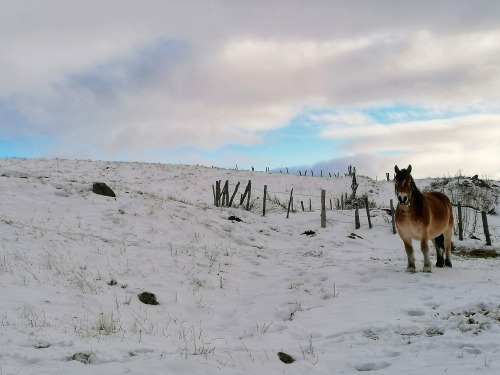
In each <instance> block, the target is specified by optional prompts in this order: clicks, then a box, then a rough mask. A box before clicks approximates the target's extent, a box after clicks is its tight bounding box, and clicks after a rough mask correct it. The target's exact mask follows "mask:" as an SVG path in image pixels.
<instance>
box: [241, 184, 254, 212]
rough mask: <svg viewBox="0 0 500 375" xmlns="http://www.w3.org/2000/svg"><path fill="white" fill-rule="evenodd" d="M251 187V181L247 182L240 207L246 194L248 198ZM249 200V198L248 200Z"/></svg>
mask: <svg viewBox="0 0 500 375" xmlns="http://www.w3.org/2000/svg"><path fill="white" fill-rule="evenodd" d="M251 187H252V180H248V184H247V187H246V188H245V192H244V193H243V194H242V195H241V199H240V206H241V205H242V204H243V202H244V201H245V198H246V197H247V194H248V196H250V189H251ZM249 200H250V198H249ZM247 210H248V204H247Z"/></svg>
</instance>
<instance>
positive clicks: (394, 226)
mask: <svg viewBox="0 0 500 375" xmlns="http://www.w3.org/2000/svg"><path fill="white" fill-rule="evenodd" d="M391 217H392V233H393V234H396V222H395V220H394V205H393V203H392V199H391Z"/></svg>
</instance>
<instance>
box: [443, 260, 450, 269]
mask: <svg viewBox="0 0 500 375" xmlns="http://www.w3.org/2000/svg"><path fill="white" fill-rule="evenodd" d="M444 265H445V266H446V267H450V268H451V262H450V261H449V260H446V261H445V262H444Z"/></svg>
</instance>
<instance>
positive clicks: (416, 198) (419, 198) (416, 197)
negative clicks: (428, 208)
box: [410, 176, 424, 208]
mask: <svg viewBox="0 0 500 375" xmlns="http://www.w3.org/2000/svg"><path fill="white" fill-rule="evenodd" d="M410 184H411V190H412V197H413V205H414V206H415V207H417V208H422V207H423V206H424V196H423V195H422V193H421V192H420V190H418V187H417V185H416V184H415V181H413V177H411V176H410Z"/></svg>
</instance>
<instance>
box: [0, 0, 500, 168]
mask: <svg viewBox="0 0 500 375" xmlns="http://www.w3.org/2000/svg"><path fill="white" fill-rule="evenodd" d="M480 3H482V6H480V5H478V3H474V6H473V7H471V5H470V3H468V2H459V3H457V2H456V1H443V2H440V4H439V6H436V4H435V3H434V2H430V1H422V2H419V3H418V4H417V3H415V4H413V3H408V2H394V1H386V0H382V1H380V2H372V1H352V2H344V1H334V0H332V1H317V2H314V5H311V4H310V3H307V2H302V1H296V0H289V1H281V0H272V1H261V0H256V1H252V2H231V1H210V2H207V1H196V0H193V1H183V2H179V1H168V0H167V1H151V2H148V4H147V5H144V4H139V3H137V2H135V1H128V0H122V1H106V2H98V1H93V0H89V1H86V2H76V1H67V2H64V3H61V2H58V1H50V0H49V1H46V2H43V4H42V3H36V4H33V3H31V2H26V1H24V0H19V1H16V2H12V3H9V4H6V5H5V6H4V7H3V8H2V14H1V15H0V56H1V58H0V136H2V137H11V138H15V137H21V136H26V135H29V136H33V135H36V134H38V135H40V136H44V137H55V138H57V139H58V140H59V142H57V143H58V144H59V145H61V147H64V145H67V146H66V150H64V149H58V150H57V151H58V152H61V153H65V154H68V155H70V154H71V153H72V152H73V151H75V150H77V149H81V154H85V152H86V151H85V150H91V149H92V150H100V152H101V153H102V152H105V153H106V155H105V157H107V158H114V157H116V156H117V155H123V154H125V153H134V154H140V153H141V152H143V151H142V150H145V149H148V148H149V149H161V148H165V149H168V150H173V149H176V148H179V147H183V146H191V147H194V149H199V150H213V149H216V148H218V147H224V146H227V145H247V146H252V145H258V144H262V143H265V142H266V137H267V136H268V135H269V134H271V133H272V132H273V131H276V130H279V129H286V128H287V127H289V126H290V124H291V122H292V121H293V120H294V119H296V118H297V117H298V116H302V115H304V114H310V117H312V116H320V117H322V118H323V120H324V121H327V120H328V119H327V118H326V117H325V115H321V111H325V112H328V113H329V116H330V117H331V118H330V119H329V120H328V121H329V123H332V124H333V123H334V124H336V125H335V126H332V127H326V128H324V129H323V133H322V135H323V136H331V135H332V134H333V135H334V136H335V137H336V139H337V138H341V139H344V140H346V143H345V147H344V149H343V151H344V152H345V153H347V154H349V155H354V154H357V153H363V152H375V153H377V152H380V151H379V150H380V148H381V147H375V146H373V144H372V143H370V142H369V141H366V140H365V139H367V138H363V137H355V136H354V135H353V133H359V132H363V133H364V134H366V136H368V135H371V136H373V137H376V138H377V142H378V143H377V144H380V145H387V147H389V149H388V151H390V150H393V149H394V145H395V144H404V142H405V141H406V139H408V138H406V139H405V138H404V137H405V136H408V134H406V133H405V130H404V129H405V128H410V130H408V131H407V132H409V133H410V134H411V137H413V138H412V139H415V140H416V141H415V142H413V143H412V144H410V145H409V146H408V147H409V148H408V149H406V151H405V152H416V151H418V150H421V149H424V148H423V145H424V143H423V142H420V141H418V142H417V140H419V139H420V138H419V136H418V135H417V134H415V133H414V132H412V131H411V127H412V126H414V125H415V126H416V124H413V123H411V120H412V118H413V119H414V117H413V116H412V115H411V114H406V113H403V112H400V113H393V116H402V118H401V119H398V118H397V117H395V118H393V119H392V122H397V121H399V125H397V124H392V125H391V126H390V127H389V126H387V124H385V123H381V122H380V121H377V119H376V118H374V117H373V116H372V115H371V114H370V113H368V112H369V109H371V108H380V107H387V106H391V105H408V107H409V108H411V107H412V106H418V107H426V108H433V109H434V111H435V112H436V113H439V111H441V110H443V108H444V110H445V111H446V110H448V109H449V108H452V107H453V108H454V113H456V114H458V113H460V112H462V113H461V114H460V116H462V115H463V116H465V115H467V114H470V113H471V108H473V110H472V112H474V113H478V114H480V113H482V114H484V115H491V114H492V112H491V110H490V109H491V107H492V106H493V104H492V103H497V102H498V101H499V100H500V91H499V90H498V86H499V84H500V81H499V79H500V78H498V77H500V58H499V56H500V42H499V41H500V28H499V27H498V25H499V20H500V17H499V14H500V5H499V4H496V3H495V2H491V1H489V2H482V1H480ZM28 5H29V6H28ZM332 113H335V114H334V115H333V114H332ZM332 116H335V118H333V117H332ZM460 116H459V115H457V116H456V117H457V118H458V117H460ZM405 118H406V120H407V119H408V118H409V119H410V120H409V121H405ZM408 122H410V123H408ZM466 123H467V124H468V125H464V126H465V127H466V126H473V123H472V122H466ZM456 124H457V123H456V122H454V123H453V124H452V125H449V126H452V127H455V128H456V127H458V125H456ZM340 125H342V126H340ZM304 126H305V125H304ZM418 126H420V127H421V128H426V126H428V127H429V128H426V132H429V133H431V134H436V135H439V134H437V133H436V132H437V131H433V130H432V128H433V127H436V126H437V127H439V126H441V125H439V126H438V125H436V124H432V123H428V125H425V124H419V125H418ZM483 130H484V129H483ZM486 130H487V131H489V132H491V131H492V130H491V128H487V129H486ZM486 130H484V131H486ZM495 134H496V133H495ZM481 135H482V136H483V137H484V132H483V133H480V134H479V135H476V139H477V140H478V141H479V138H480V136H481ZM398 136H400V137H403V138H397V137H398ZM452 137H453V136H452ZM352 139H356V140H357V141H355V142H354V141H352ZM385 140H391V142H386V141H385ZM463 142H464V141H463V140H460V139H458V138H457V139H456V140H455V141H453V142H451V143H446V144H436V147H434V148H432V150H434V149H436V150H442V148H441V147H444V149H453V148H454V147H455V148H457V147H461V148H462V149H464V150H465V149H467V147H465V146H464V143H463ZM75 145H76V146H75ZM425 149H429V147H427V148H425ZM103 150H106V151H103ZM465 151H466V150H465ZM465 151H464V152H465ZM87 152H88V151H87ZM94 152H97V151H94ZM464 152H463V153H464ZM463 153H462V154H463ZM451 154H453V152H451Z"/></svg>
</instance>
